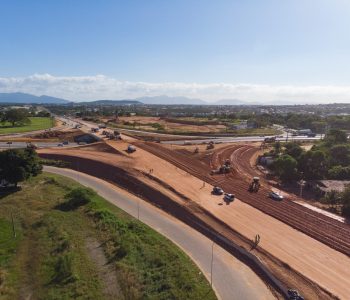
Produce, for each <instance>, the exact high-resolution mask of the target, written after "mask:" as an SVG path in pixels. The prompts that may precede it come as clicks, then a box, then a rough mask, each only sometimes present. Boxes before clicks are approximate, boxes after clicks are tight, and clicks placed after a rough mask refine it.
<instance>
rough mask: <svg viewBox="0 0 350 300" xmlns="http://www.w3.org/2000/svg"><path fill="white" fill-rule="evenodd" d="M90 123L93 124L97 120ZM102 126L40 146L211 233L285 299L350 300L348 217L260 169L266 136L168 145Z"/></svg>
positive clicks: (47, 156) (47, 154)
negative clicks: (86, 138) (86, 135)
mask: <svg viewBox="0 0 350 300" xmlns="http://www.w3.org/2000/svg"><path fill="white" fill-rule="evenodd" d="M82 125H83V128H82V129H84V127H85V131H86V132H91V128H92V127H93V128H95V126H96V125H94V124H89V123H86V122H85V123H82ZM108 132H109V133H108ZM93 134H94V135H96V137H97V138H99V139H100V141H99V142H97V143H93V144H87V145H83V146H75V147H70V148H69V147H57V148H42V149H38V150H37V151H38V153H39V155H40V156H41V157H43V158H45V159H54V160H62V161H66V162H68V163H70V168H72V169H75V170H77V171H80V172H84V173H87V174H90V175H93V176H96V177H98V178H101V179H104V180H106V181H109V182H111V183H113V184H115V185H117V186H119V187H121V188H123V189H125V190H127V191H128V192H130V193H132V194H134V195H136V196H139V197H140V198H142V199H144V200H145V201H147V202H150V203H152V204H153V205H156V206H157V207H160V208H161V209H162V210H164V211H165V212H167V213H169V214H171V215H173V216H175V217H176V218H177V219H178V220H180V221H182V222H185V223H186V224H188V225H190V226H191V227H193V228H195V229H197V230H198V231H200V232H202V233H203V234H205V235H207V236H208V237H210V238H212V239H213V241H215V243H217V244H220V245H221V246H222V247H223V248H225V249H227V250H228V251H229V252H231V253H232V255H234V256H235V257H237V258H238V259H240V260H241V261H243V262H244V263H245V264H246V265H248V266H249V267H250V268H251V269H252V270H254V272H255V273H256V274H258V276H259V277H261V279H262V280H263V281H264V282H265V283H266V284H267V286H268V287H269V288H270V289H271V290H272V291H273V293H274V295H275V296H276V297H277V298H280V299H283V298H286V297H287V296H288V294H287V290H288V289H295V290H297V291H298V292H300V294H301V295H303V297H305V299H338V298H339V299H347V298H348V294H349V278H350V259H349V256H350V227H349V224H347V223H343V222H339V221H338V220H336V219H333V218H331V217H329V216H327V215H325V214H322V213H319V212H317V211H314V210H311V209H308V208H306V207H304V206H302V205H300V204H298V203H297V202H298V201H302V199H300V198H299V197H297V196H295V195H293V194H288V193H286V192H281V191H279V190H278V185H276V184H275V183H273V182H270V181H269V180H268V179H266V178H265V175H264V174H263V173H262V172H261V171H259V169H257V168H256V159H257V157H258V155H259V153H261V143H254V142H239V143H223V144H215V143H214V142H209V143H206V144H198V145H191V144H190V145H174V144H162V143H157V142H147V141H143V140H140V139H136V138H135V137H131V136H129V135H128V134H124V133H120V132H114V131H113V130H110V129H108V128H107V129H104V130H96V131H94V133H93ZM111 136H112V137H113V138H112V139H111V138H110V137H111ZM218 189H220V191H219V193H217V192H218ZM271 191H276V192H273V193H274V194H276V195H277V198H276V197H271ZM276 199H277V200H278V201H276ZM282 199H283V200H282ZM281 200H282V201H281Z"/></svg>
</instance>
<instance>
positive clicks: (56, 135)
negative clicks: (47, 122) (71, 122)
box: [30, 129, 83, 142]
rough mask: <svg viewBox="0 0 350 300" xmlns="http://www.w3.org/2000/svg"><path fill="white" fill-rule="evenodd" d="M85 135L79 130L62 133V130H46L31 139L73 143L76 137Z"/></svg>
mask: <svg viewBox="0 0 350 300" xmlns="http://www.w3.org/2000/svg"><path fill="white" fill-rule="evenodd" d="M81 134H83V132H82V131H80V130H78V129H73V130H66V131H60V130H46V131H44V132H40V133H38V134H34V135H31V136H30V138H32V139H55V140H60V141H69V142H73V141H74V137H76V136H78V135H81Z"/></svg>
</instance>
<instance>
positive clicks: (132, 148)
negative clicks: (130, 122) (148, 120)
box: [126, 145, 136, 153]
mask: <svg viewBox="0 0 350 300" xmlns="http://www.w3.org/2000/svg"><path fill="white" fill-rule="evenodd" d="M126 151H127V152H128V153H133V152H135V151H136V148H135V146H133V145H129V146H128V149H127V150H126Z"/></svg>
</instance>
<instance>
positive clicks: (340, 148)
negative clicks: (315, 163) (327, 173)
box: [329, 144, 350, 166]
mask: <svg viewBox="0 0 350 300" xmlns="http://www.w3.org/2000/svg"><path fill="white" fill-rule="evenodd" d="M329 152H330V161H331V164H332V165H340V166H348V165H349V164H350V147H349V146H348V145H346V144H340V145H335V146H333V147H332V148H331V149H330V150H329Z"/></svg>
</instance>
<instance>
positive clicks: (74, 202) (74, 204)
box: [58, 188, 96, 211]
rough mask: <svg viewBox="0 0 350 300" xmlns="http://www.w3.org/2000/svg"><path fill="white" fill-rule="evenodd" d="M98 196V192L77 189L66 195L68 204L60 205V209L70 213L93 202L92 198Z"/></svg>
mask: <svg viewBox="0 0 350 300" xmlns="http://www.w3.org/2000/svg"><path fill="white" fill-rule="evenodd" d="M95 196H96V192H94V191H93V190H91V189H88V188H75V189H73V190H72V191H70V192H69V193H68V194H66V196H65V199H66V200H67V201H66V202H63V203H62V204H60V205H59V207H58V208H59V209H61V210H64V211H68V210H74V209H77V208H79V207H80V206H83V205H86V204H88V203H90V202H91V200H92V198H93V197H95Z"/></svg>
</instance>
